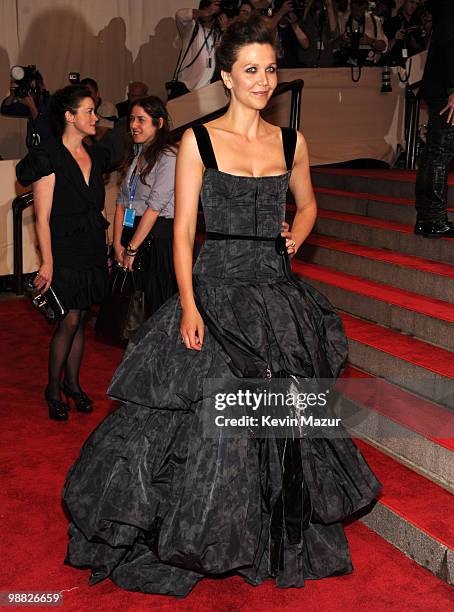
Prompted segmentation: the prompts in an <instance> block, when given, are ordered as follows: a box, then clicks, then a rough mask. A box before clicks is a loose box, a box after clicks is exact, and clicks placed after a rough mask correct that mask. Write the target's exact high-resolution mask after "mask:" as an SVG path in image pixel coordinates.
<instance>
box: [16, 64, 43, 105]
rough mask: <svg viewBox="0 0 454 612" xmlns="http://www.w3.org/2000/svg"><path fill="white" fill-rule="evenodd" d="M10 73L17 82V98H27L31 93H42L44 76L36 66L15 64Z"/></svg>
mask: <svg viewBox="0 0 454 612" xmlns="http://www.w3.org/2000/svg"><path fill="white" fill-rule="evenodd" d="M10 74H11V78H12V79H13V80H14V82H15V83H16V87H14V88H13V91H14V95H15V96H16V98H26V97H27V96H28V95H29V94H31V95H39V94H40V93H41V86H42V82H43V77H42V76H41V73H40V72H39V71H38V70H36V66H33V65H30V66H13V67H12V68H11V72H10Z"/></svg>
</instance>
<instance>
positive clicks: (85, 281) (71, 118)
mask: <svg viewBox="0 0 454 612" xmlns="http://www.w3.org/2000/svg"><path fill="white" fill-rule="evenodd" d="M96 121H97V117H96V113H95V102H94V100H93V98H92V97H91V94H90V91H89V90H88V89H87V88H86V87H83V86H80V85H68V86H67V87H65V88H63V89H60V90H58V91H56V92H55V94H54V95H53V96H52V97H51V101H50V125H51V128H52V131H53V134H54V137H55V138H54V139H52V140H49V141H46V142H45V143H43V144H42V145H41V146H40V147H38V148H34V149H31V150H30V151H29V153H28V155H27V156H26V157H25V158H24V159H23V160H22V161H21V162H19V164H18V165H17V169H16V173H17V178H18V180H19V182H20V183H22V184H23V185H30V184H32V186H33V201H34V208H35V217H36V222H35V227H36V234H37V237H38V243H39V249H40V255H41V266H40V268H39V272H38V275H37V277H36V279H35V285H36V287H37V288H38V289H40V290H41V291H43V292H44V291H47V289H48V288H49V287H50V285H51V284H52V288H53V289H54V291H55V293H56V295H57V297H58V298H59V299H60V300H61V301H62V303H63V305H64V307H65V309H66V310H67V314H66V315H65V317H64V318H63V319H62V320H60V321H59V322H58V323H57V324H56V327H55V331H54V334H53V336H52V339H51V341H50V347H49V362H48V384H47V387H46V390H45V399H46V401H47V404H48V407H49V417H50V418H51V419H55V420H57V421H66V420H67V419H68V409H69V404H68V403H69V400H70V399H72V400H73V401H74V403H75V406H76V408H77V410H78V411H79V412H91V411H92V401H91V399H90V398H89V397H88V396H87V394H86V393H85V392H84V391H83V390H82V388H81V386H80V382H79V373H80V367H81V362H82V356H83V349H84V323H85V320H86V318H87V314H88V313H89V311H90V308H91V307H92V305H93V304H97V303H100V302H102V300H103V299H104V296H105V292H106V288H107V284H108V275H107V247H106V228H107V226H108V223H107V221H106V219H105V217H104V215H103V211H104V196H105V192H104V182H103V177H102V173H103V172H104V171H106V170H107V168H108V159H107V153H106V151H105V150H104V149H101V148H100V147H98V146H90V147H86V146H85V145H84V142H83V141H84V138H85V137H86V136H93V135H94V134H95V132H96ZM62 377H63V381H62ZM62 392H63V394H65V395H66V398H67V402H68V403H65V402H64V401H62Z"/></svg>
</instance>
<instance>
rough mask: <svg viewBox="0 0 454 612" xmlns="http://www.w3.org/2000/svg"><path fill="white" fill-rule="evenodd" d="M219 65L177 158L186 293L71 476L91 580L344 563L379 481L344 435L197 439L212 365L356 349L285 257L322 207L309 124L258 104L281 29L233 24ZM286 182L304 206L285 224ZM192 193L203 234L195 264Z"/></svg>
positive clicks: (151, 332)
mask: <svg viewBox="0 0 454 612" xmlns="http://www.w3.org/2000/svg"><path fill="white" fill-rule="evenodd" d="M217 64H218V68H220V70H221V75H222V79H223V81H224V85H225V87H226V88H227V89H228V90H229V92H230V100H231V101H230V106H229V109H228V111H227V113H226V114H225V115H224V116H223V117H221V118H220V119H217V120H215V121H212V122H210V123H208V124H207V125H206V126H198V127H195V128H194V129H192V130H188V131H187V132H186V133H185V134H184V136H183V140H182V143H181V147H180V151H179V154H178V158H177V172H176V215H175V225H174V236H175V239H174V259H175V269H176V274H177V281H178V286H179V296H175V297H174V298H171V299H170V300H169V301H168V302H166V304H165V305H164V306H163V307H162V308H161V309H160V310H159V311H158V312H157V313H155V315H154V316H153V317H151V318H150V319H149V320H148V321H147V322H146V323H145V325H144V326H143V327H142V328H141V329H140V330H139V332H138V335H137V337H136V338H135V339H134V343H132V344H130V346H129V347H128V350H127V352H126V354H125V356H124V358H123V361H122V363H121V365H120V367H119V368H118V370H117V372H116V373H115V375H114V378H113V380H112V383H111V386H110V389H109V394H110V396H112V397H114V398H118V399H120V400H122V401H123V402H124V403H123V404H122V406H121V407H120V408H119V409H118V410H117V411H116V412H114V413H113V414H111V415H110V416H108V417H107V419H106V420H105V421H104V422H103V423H102V424H101V425H100V426H99V427H98V428H97V429H96V431H95V432H94V433H93V434H92V435H91V437H90V438H89V439H88V441H87V442H86V443H85V445H84V447H83V449H82V452H81V455H80V457H79V459H78V460H77V461H76V462H75V464H74V465H73V467H72V468H71V470H70V472H69V474H68V478H67V482H66V486H65V491H64V500H65V502H66V505H67V508H68V510H69V512H70V513H71V516H72V523H71V526H70V530H69V534H70V542H69V547H68V554H67V562H68V563H70V564H72V565H74V566H79V567H87V566H88V567H90V568H91V570H92V574H91V578H90V584H95V583H96V582H98V581H100V580H102V579H104V578H107V577H110V578H111V579H112V580H113V581H114V582H115V583H116V584H117V585H119V586H121V587H122V588H125V589H128V590H133V591H142V592H145V593H161V594H169V595H176V596H184V595H186V594H187V593H188V592H189V591H190V590H191V589H192V588H193V587H194V585H195V584H196V583H197V581H199V580H200V579H201V578H203V577H204V576H213V575H214V576H224V575H231V574H232V573H237V574H239V575H241V576H243V577H244V579H245V580H247V582H249V583H250V584H252V585H258V584H260V583H261V582H263V581H264V580H266V579H269V578H274V579H275V580H276V582H277V584H278V586H281V587H301V586H303V584H304V581H305V580H306V579H315V578H322V577H326V576H331V575H337V574H343V573H348V572H350V571H351V569H352V567H351V562H350V557H349V550H348V544H347V541H346V539H345V536H344V532H343V528H342V523H341V522H342V520H343V519H345V518H346V517H347V516H348V515H350V514H351V513H353V512H355V511H356V510H358V509H360V508H362V507H364V506H366V505H367V504H369V503H370V502H371V501H372V500H373V499H374V497H375V495H376V494H377V492H378V491H379V487H380V485H379V483H378V482H377V480H376V479H375V477H374V475H373V474H372V472H371V471H370V469H369V468H368V466H367V464H366V463H365V462H364V459H363V458H362V456H361V454H360V452H359V450H358V449H357V448H356V446H355V445H354V444H353V443H352V442H351V440H350V439H349V438H348V436H343V437H341V436H338V437H335V438H332V439H327V438H315V437H310V436H306V437H294V438H287V439H282V438H278V437H277V436H276V437H273V436H272V435H271V436H268V437H267V438H266V439H265V438H256V437H253V436H250V437H239V436H238V437H227V436H226V435H224V432H223V430H222V428H219V429H218V431H217V432H216V433H215V434H214V435H212V436H211V437H208V436H206V435H204V431H205V430H204V422H203V417H204V415H205V416H206V412H204V411H205V410H206V409H207V405H206V403H204V401H203V400H204V382H205V381H206V380H207V379H224V380H226V382H229V381H231V380H236V381H244V384H245V385H247V384H248V380H251V378H253V377H255V378H262V380H263V379H265V378H267V379H268V380H269V379H270V377H271V378H272V377H273V376H275V375H277V376H278V377H284V378H285V377H287V378H290V377H291V380H293V381H298V380H300V379H306V380H307V379H308V378H309V379H312V380H313V379H321V378H335V377H336V376H338V374H339V372H340V370H341V368H342V366H343V365H344V363H345V360H346V356H347V343H346V338H345V334H344V331H343V328H342V324H341V321H340V319H339V318H338V316H337V315H336V314H335V313H334V312H333V310H332V307H331V306H330V304H329V303H328V302H327V300H326V299H325V298H324V297H323V296H322V295H320V294H319V293H318V292H317V291H316V290H315V289H313V288H312V287H310V286H309V285H307V284H306V283H304V282H302V281H300V280H297V279H296V278H294V277H293V276H292V274H291V272H290V270H289V266H288V254H290V255H293V254H294V253H295V252H296V251H297V250H298V248H299V247H300V245H301V244H302V243H303V241H304V239H305V238H306V236H307V235H308V234H309V232H310V231H311V228H312V226H313V223H314V219H315V215H316V205H315V200H314V194H313V191H312V187H311V182H310V175H309V163H308V154H307V149H306V145H305V142H304V139H303V137H302V135H301V134H299V133H297V132H295V131H293V130H288V129H282V130H281V129H280V128H277V127H275V126H273V125H270V124H269V123H266V122H265V121H264V120H263V119H262V118H261V117H260V111H261V110H262V109H263V108H264V107H265V106H266V104H267V102H268V100H269V98H270V96H271V94H272V91H273V89H274V88H275V86H276V82H277V77H276V56H275V52H274V48H273V35H272V33H270V31H269V30H268V29H267V26H266V25H265V24H264V23H263V22H262V21H261V20H260V19H259V18H256V17H252V18H250V19H249V20H246V21H243V22H241V21H238V22H233V23H232V24H231V25H230V26H229V28H228V29H227V30H226V32H225V33H224V35H223V38H222V40H221V43H220V45H219V47H218V49H217ZM288 185H290V188H291V189H292V192H293V194H294V196H295V201H296V205H297V213H296V216H295V219H294V222H293V225H292V228H291V230H290V231H283V232H282V233H281V230H282V223H283V220H284V217H285V204H286V193H287V187H288ZM199 195H200V196H201V199H202V205H203V210H204V215H205V223H206V229H207V234H206V241H205V244H204V245H203V247H202V250H201V252H200V255H199V257H198V260H197V263H196V264H195V267H194V269H193V270H191V268H192V249H193V243H194V238H195V232H196V219H197V208H198V199H199ZM276 236H280V237H279V239H278V240H276ZM276 244H277V246H278V249H276ZM277 251H279V252H277Z"/></svg>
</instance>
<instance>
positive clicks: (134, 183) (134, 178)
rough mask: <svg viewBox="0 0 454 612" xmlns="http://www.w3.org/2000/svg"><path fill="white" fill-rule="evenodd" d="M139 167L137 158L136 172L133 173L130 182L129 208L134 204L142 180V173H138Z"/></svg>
mask: <svg viewBox="0 0 454 612" xmlns="http://www.w3.org/2000/svg"><path fill="white" fill-rule="evenodd" d="M138 165H139V158H137V163H136V165H135V168H134V170H133V171H132V173H131V176H130V178H129V182H128V192H129V198H128V200H129V201H128V208H132V207H133V206H132V203H133V202H134V197H135V195H136V189H137V185H138V183H139V179H140V172H137V169H138V168H137V167H138Z"/></svg>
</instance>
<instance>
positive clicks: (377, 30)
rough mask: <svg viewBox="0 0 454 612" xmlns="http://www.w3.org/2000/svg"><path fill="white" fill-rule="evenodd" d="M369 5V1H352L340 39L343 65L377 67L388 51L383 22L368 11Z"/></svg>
mask: <svg viewBox="0 0 454 612" xmlns="http://www.w3.org/2000/svg"><path fill="white" fill-rule="evenodd" d="M368 4H369V3H368V0H351V3H350V16H349V18H348V19H347V23H346V24H345V31H344V33H343V34H342V36H341V38H340V39H339V44H340V52H339V58H340V64H341V65H345V64H347V65H355V66H364V65H366V66H374V65H377V64H378V63H379V61H380V59H381V57H382V55H383V53H386V51H387V49H388V39H387V38H386V35H385V33H384V31H383V26H382V24H381V21H380V19H379V18H378V17H376V16H375V15H372V14H371V13H369V12H368V11H367V7H368Z"/></svg>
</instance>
